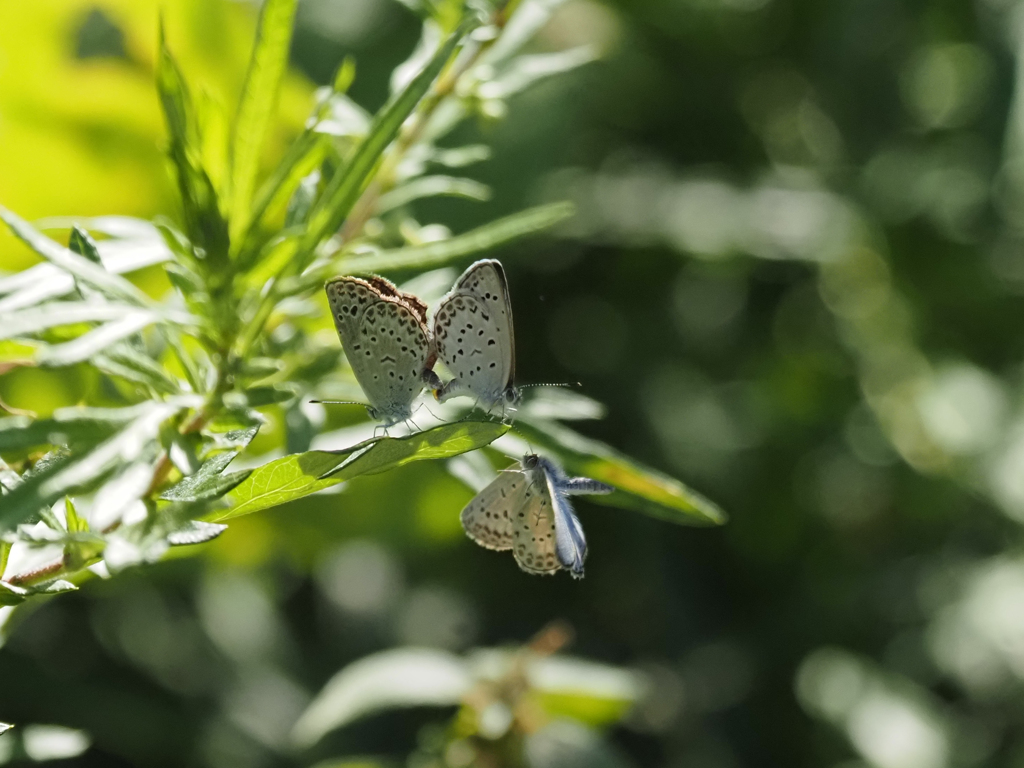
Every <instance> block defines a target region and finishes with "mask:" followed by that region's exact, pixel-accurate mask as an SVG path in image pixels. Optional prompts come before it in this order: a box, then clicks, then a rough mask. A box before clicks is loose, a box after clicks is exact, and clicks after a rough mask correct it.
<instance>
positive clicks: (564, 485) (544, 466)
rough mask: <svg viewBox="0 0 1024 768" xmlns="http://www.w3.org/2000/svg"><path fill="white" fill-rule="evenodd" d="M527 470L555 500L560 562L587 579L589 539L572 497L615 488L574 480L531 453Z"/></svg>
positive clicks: (525, 459) (526, 461)
mask: <svg viewBox="0 0 1024 768" xmlns="http://www.w3.org/2000/svg"><path fill="white" fill-rule="evenodd" d="M522 466H523V469H524V470H526V471H528V472H529V474H530V475H531V476H532V477H534V478H535V483H536V484H537V485H542V486H543V487H544V490H545V491H546V492H547V497H548V498H549V499H550V500H551V506H552V525H553V528H554V548H555V554H556V556H557V558H558V562H559V564H560V565H561V567H562V568H565V569H566V570H567V571H569V572H570V573H571V574H572V575H573V577H574V578H577V579H579V578H583V561H584V560H585V559H586V557H587V539H586V537H585V536H584V535H583V525H582V524H581V523H580V521H579V518H577V517H576V513H575V512H573V509H572V504H571V503H570V502H569V495H570V494H572V493H586V492H592V493H607V492H610V491H611V490H612V489H611V488H610V487H609V486H606V485H604V484H603V483H598V482H597V481H596V480H590V479H589V478H583V477H579V478H570V477H568V476H566V474H565V473H564V472H562V470H561V469H560V468H559V467H558V465H557V464H555V463H554V462H552V461H550V460H548V459H545V458H544V457H542V456H538V455H536V454H527V455H526V456H524V457H523V460H522Z"/></svg>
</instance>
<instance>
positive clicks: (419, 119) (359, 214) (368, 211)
mask: <svg viewBox="0 0 1024 768" xmlns="http://www.w3.org/2000/svg"><path fill="white" fill-rule="evenodd" d="M495 23H497V24H499V25H501V24H503V23H504V22H503V18H502V16H501V14H500V12H499V13H498V14H497V15H496V17H495ZM492 44H493V40H489V41H487V42H485V43H482V44H480V43H478V44H477V47H476V50H475V51H473V52H472V53H471V54H470V55H468V56H466V58H465V61H463V62H462V63H461V64H460V65H459V66H454V65H453V66H451V67H449V69H448V71H447V72H445V73H444V74H443V75H442V76H441V78H440V79H439V80H438V81H437V84H436V85H435V86H434V88H433V91H432V92H431V93H430V94H429V95H428V96H427V97H426V98H425V99H423V102H422V103H421V104H420V107H419V108H418V109H417V111H416V114H415V115H414V116H413V119H412V120H411V121H409V123H407V124H406V126H405V128H404V129H403V130H402V132H401V133H400V134H399V136H398V138H397V139H396V140H395V143H394V145H393V146H392V148H391V150H390V151H389V152H388V154H387V156H386V157H385V158H384V160H383V162H382V163H381V165H380V168H379V170H378V171H377V173H376V175H375V176H374V179H373V181H372V182H370V184H369V185H368V186H367V187H366V189H365V190H364V191H363V194H362V195H361V196H360V198H359V200H358V201H357V202H356V204H355V206H353V208H352V213H351V214H350V215H349V217H348V219H346V220H345V223H344V224H343V225H342V227H341V239H342V241H343V242H349V241H350V240H352V239H354V238H355V237H357V236H358V235H359V233H360V232H362V230H363V227H364V226H366V222H367V221H369V219H370V217H371V216H372V215H373V209H374V208H375V207H376V205H377V201H378V200H379V199H380V196H381V195H382V194H384V193H385V192H387V191H389V190H390V189H392V188H393V187H394V186H395V183H396V181H397V179H396V177H395V174H396V172H397V171H398V167H399V165H400V164H401V162H402V160H403V158H404V157H405V154H406V152H408V151H409V149H411V148H412V147H413V146H414V145H415V144H416V142H417V141H419V139H420V136H422V134H423V131H424V130H425V129H426V127H427V125H429V123H430V119H431V118H432V117H433V116H434V113H435V112H436V111H437V108H438V107H439V106H440V105H441V104H442V103H443V102H444V100H445V99H446V98H448V97H449V96H451V95H452V93H453V92H454V91H455V86H456V85H457V84H458V82H459V79H460V78H461V77H462V76H463V75H464V74H465V73H466V72H468V71H469V70H470V69H471V68H472V67H473V66H474V65H475V64H476V62H477V61H478V60H479V58H480V55H481V54H482V53H483V52H484V51H486V50H487V49H488V48H490V46H491V45H492Z"/></svg>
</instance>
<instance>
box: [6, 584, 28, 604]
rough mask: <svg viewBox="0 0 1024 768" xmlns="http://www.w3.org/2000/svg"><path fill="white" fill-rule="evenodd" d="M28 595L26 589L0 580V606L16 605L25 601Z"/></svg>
mask: <svg viewBox="0 0 1024 768" xmlns="http://www.w3.org/2000/svg"><path fill="white" fill-rule="evenodd" d="M28 596H29V591H28V590H27V589H22V588H21V587H16V586H14V585H13V584H8V583H7V582H6V581H0V606H4V605H18V604H19V603H23V602H25V600H26V598H28Z"/></svg>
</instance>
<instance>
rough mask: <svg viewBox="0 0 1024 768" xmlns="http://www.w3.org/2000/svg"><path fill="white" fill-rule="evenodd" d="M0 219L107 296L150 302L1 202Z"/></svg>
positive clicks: (55, 262)
mask: <svg viewBox="0 0 1024 768" xmlns="http://www.w3.org/2000/svg"><path fill="white" fill-rule="evenodd" d="M0 219H2V220H3V222H4V223H5V224H6V225H7V226H8V228H9V229H10V230H11V232H13V233H14V235H15V236H16V237H17V238H18V239H19V240H21V241H22V242H24V243H25V244H26V245H27V246H28V247H29V248H31V249H32V250H33V251H35V252H36V253H37V254H39V255H40V256H42V257H43V258H44V259H46V260H47V261H49V262H50V263H51V264H53V265H55V266H57V267H60V268H61V269H62V270H64V271H65V272H68V273H70V274H71V275H73V276H74V277H75V278H77V279H78V280H80V281H82V282H83V283H85V284H87V285H90V286H92V287H93V288H95V289H97V290H98V291H100V292H102V293H104V294H106V295H108V296H112V297H115V298H119V299H122V300H124V301H127V302H129V303H131V304H135V305H137V306H148V305H150V304H151V303H152V302H151V301H150V300H149V298H148V297H147V296H146V295H145V294H144V293H142V291H140V290H139V289H138V288H136V287H135V286H134V285H132V284H131V283H130V282H128V281H127V280H125V279H124V278H123V277H119V276H118V275H115V274H112V273H110V272H108V271H107V270H105V269H104V268H103V267H101V266H100V265H99V264H94V263H93V262H91V261H89V259H87V258H85V257H84V256H79V255H78V254H77V253H75V252H74V251H72V250H69V249H68V248H65V247H64V246H62V245H61V244H60V243H58V242H56V241H55V240H51V239H50V238H48V237H47V236H46V235H44V234H42V233H40V232H39V231H38V230H37V229H35V227H33V226H32V225H31V224H29V223H28V222H27V221H25V220H24V219H22V218H21V217H19V216H17V215H16V214H14V213H12V212H11V211H9V210H7V209H6V208H4V207H3V206H2V205H0ZM69 290H70V288H69Z"/></svg>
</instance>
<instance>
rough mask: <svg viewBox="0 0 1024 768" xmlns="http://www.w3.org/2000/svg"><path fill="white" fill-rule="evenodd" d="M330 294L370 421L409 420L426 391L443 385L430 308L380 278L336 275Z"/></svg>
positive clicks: (330, 301)
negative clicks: (437, 372)
mask: <svg viewBox="0 0 1024 768" xmlns="http://www.w3.org/2000/svg"><path fill="white" fill-rule="evenodd" d="M325 290H326V291H327V300H328V303H329V304H330V307H331V316H332V317H333V319H334V325H335V328H337V331H338V336H339V337H340V338H341V345H342V347H343V348H344V350H345V356H346V357H347V358H348V361H349V365H350V366H351V368H352V373H353V374H354V375H355V377H356V380H357V381H358V382H359V386H360V387H362V389H363V392H364V393H365V394H366V397H367V400H369V405H368V406H367V412H368V413H369V414H370V417H371V418H373V419H378V420H380V421H382V422H383V423H384V426H385V427H388V426H391V425H393V424H398V423H399V422H402V421H406V420H407V419H409V418H410V417H411V416H412V402H413V400H415V399H416V397H417V396H418V395H419V394H420V392H422V391H423V387H424V386H425V385H427V384H430V385H435V384H436V383H438V382H437V379H436V376H435V375H434V373H433V371H432V370H431V368H432V366H433V364H434V360H435V359H436V353H435V352H434V347H433V344H432V343H431V340H430V334H429V332H428V331H427V326H426V322H425V321H426V309H427V308H426V305H425V304H424V303H423V302H422V301H420V300H419V299H418V298H416V297H415V296H413V295H412V294H408V293H403V292H402V291H399V290H398V289H397V288H396V287H395V286H394V285H393V284H391V283H390V282H388V281H387V280H385V279H384V278H381V277H373V278H369V279H366V280H364V279H361V278H358V277H349V276H344V277H336V278H334V279H332V280H329V281H328V282H327V284H326V286H325Z"/></svg>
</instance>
